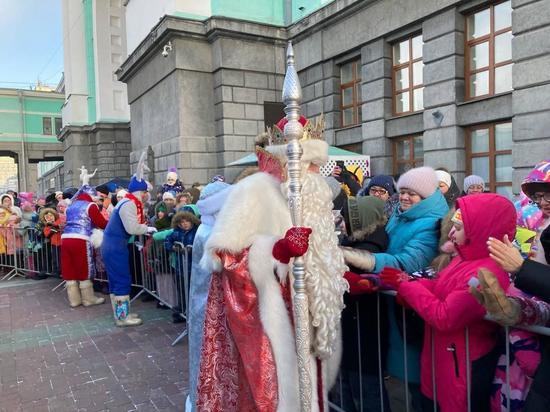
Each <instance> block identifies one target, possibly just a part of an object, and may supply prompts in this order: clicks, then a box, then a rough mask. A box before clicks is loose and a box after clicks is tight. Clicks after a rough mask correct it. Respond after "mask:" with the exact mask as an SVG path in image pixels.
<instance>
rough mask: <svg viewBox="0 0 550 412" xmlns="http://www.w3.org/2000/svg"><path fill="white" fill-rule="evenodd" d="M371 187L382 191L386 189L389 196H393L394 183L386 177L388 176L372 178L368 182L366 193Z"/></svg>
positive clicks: (391, 178) (389, 177) (390, 178)
mask: <svg viewBox="0 0 550 412" xmlns="http://www.w3.org/2000/svg"><path fill="white" fill-rule="evenodd" d="M373 186H379V187H383V188H384V189H386V190H387V191H388V193H389V195H390V196H393V194H394V193H395V186H394V183H393V177H391V176H388V175H377V176H374V177H373V178H372V179H371V180H370V182H369V184H368V186H367V193H368V191H369V190H370V188H371V187H373Z"/></svg>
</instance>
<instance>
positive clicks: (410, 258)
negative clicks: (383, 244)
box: [374, 189, 449, 384]
mask: <svg viewBox="0 0 550 412" xmlns="http://www.w3.org/2000/svg"><path fill="white" fill-rule="evenodd" d="M448 212H449V207H448V206H447V202H446V200H445V198H444V197H443V195H442V194H441V192H440V191H439V189H437V190H436V191H435V193H434V194H433V195H431V196H430V197H427V198H426V199H424V200H422V201H421V202H419V203H417V204H416V205H414V206H413V207H411V208H410V209H409V210H407V211H405V212H400V211H399V207H396V208H395V210H394V212H393V214H392V215H391V217H390V220H389V222H388V224H387V225H386V232H387V233H388V235H389V237H390V244H389V246H388V249H387V251H386V253H376V254H375V255H374V256H375V258H376V266H375V268H374V272H376V273H378V272H380V271H381V270H382V269H384V267H386V266H391V267H394V268H398V269H402V270H404V271H405V272H408V273H412V272H415V271H417V270H420V269H423V268H425V267H426V266H429V264H430V263H431V261H432V260H433V258H435V256H436V255H437V253H438V244H439V220H440V219H442V218H443V217H444V216H445V215H446V214H447V213H448ZM385 298H386V304H387V306H386V310H387V312H388V320H389V345H388V354H387V365H386V368H387V370H388V372H389V373H390V374H391V375H392V376H395V377H397V378H399V379H401V380H404V379H405V365H404V363H403V356H404V347H405V342H404V341H403V337H402V334H401V332H400V330H399V329H400V328H399V326H398V324H397V322H398V321H397V319H399V322H400V323H401V320H402V318H403V314H402V312H401V311H402V310H403V307H401V306H399V305H396V304H395V302H394V298H393V297H389V296H386V297H385ZM414 326H417V325H411V324H409V326H408V330H409V331H410V329H411V328H412V327H414ZM421 347H422V346H421V344H420V343H419V342H414V343H412V342H411V341H410V336H409V341H408V342H407V368H408V370H407V372H408V379H409V382H411V383H417V384H418V383H420V350H421Z"/></svg>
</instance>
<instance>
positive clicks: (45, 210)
mask: <svg viewBox="0 0 550 412" xmlns="http://www.w3.org/2000/svg"><path fill="white" fill-rule="evenodd" d="M48 213H51V214H53V215H54V216H55V220H57V219H59V213H58V212H57V210H55V209H54V208H51V207H43V208H42V209H41V210H40V214H39V215H38V218H39V220H40V221H41V222H44V216H46V215H47V214H48Z"/></svg>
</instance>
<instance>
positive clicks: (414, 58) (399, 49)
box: [392, 34, 424, 115]
mask: <svg viewBox="0 0 550 412" xmlns="http://www.w3.org/2000/svg"><path fill="white" fill-rule="evenodd" d="M423 44H424V43H423V42H422V35H421V34H420V35H417V36H414V37H410V38H408V39H405V40H403V41H400V42H399V43H397V44H394V45H393V71H392V72H393V76H392V77H393V113H394V114H395V115H400V114H405V113H412V112H416V111H419V110H422V109H424V78H423V74H424V63H423V62H422V45H423Z"/></svg>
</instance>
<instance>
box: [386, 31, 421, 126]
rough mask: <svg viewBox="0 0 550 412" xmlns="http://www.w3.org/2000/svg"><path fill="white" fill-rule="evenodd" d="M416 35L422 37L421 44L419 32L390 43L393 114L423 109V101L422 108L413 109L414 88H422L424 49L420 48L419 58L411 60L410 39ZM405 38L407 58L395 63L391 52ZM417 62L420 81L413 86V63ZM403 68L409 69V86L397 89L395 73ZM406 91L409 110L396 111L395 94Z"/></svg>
mask: <svg viewBox="0 0 550 412" xmlns="http://www.w3.org/2000/svg"><path fill="white" fill-rule="evenodd" d="M418 36H420V37H422V44H424V38H423V35H422V33H421V32H419V33H414V34H411V35H409V36H408V37H405V38H402V39H401V40H398V41H395V42H393V43H392V45H391V46H392V56H391V62H392V76H391V78H392V113H393V115H394V116H405V115H408V114H412V113H419V112H421V111H423V110H424V103H423V104H422V109H418V110H414V90H416V89H423V88H424V50H422V56H420V57H419V58H417V59H414V60H413V45H412V41H413V39H414V38H415V37H418ZM405 40H407V41H408V43H409V60H408V61H407V62H405V63H401V64H395V61H394V52H393V50H394V47H395V46H396V45H397V44H399V43H402V42H404V41H405ZM418 62H422V83H421V84H419V85H416V86H415V85H414V84H413V79H414V73H413V66H414V64H415V63H418ZM404 68H408V69H409V87H408V88H406V89H399V90H398V89H397V83H396V80H397V77H396V73H397V72H398V71H399V70H403V69H404ZM407 91H408V92H409V109H410V110H408V111H406V112H398V111H397V95H398V94H402V93H405V92H407ZM422 93H424V92H422ZM422 102H424V99H422Z"/></svg>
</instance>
